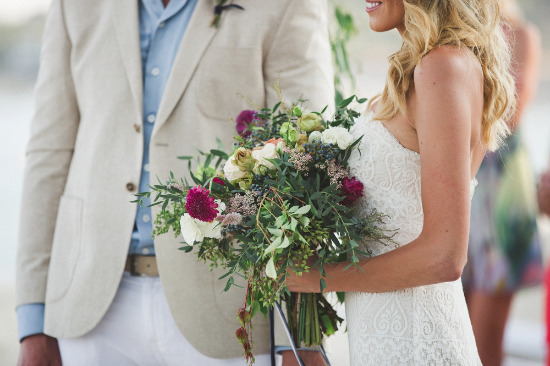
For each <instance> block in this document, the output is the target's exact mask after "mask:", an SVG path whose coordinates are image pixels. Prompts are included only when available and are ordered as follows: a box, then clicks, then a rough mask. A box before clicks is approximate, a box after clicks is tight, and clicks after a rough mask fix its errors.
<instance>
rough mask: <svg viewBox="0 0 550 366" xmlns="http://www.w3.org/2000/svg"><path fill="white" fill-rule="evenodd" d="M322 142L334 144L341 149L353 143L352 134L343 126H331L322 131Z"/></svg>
mask: <svg viewBox="0 0 550 366" xmlns="http://www.w3.org/2000/svg"><path fill="white" fill-rule="evenodd" d="M322 135H323V143H324V144H334V145H338V147H339V148H340V149H342V150H345V149H347V148H348V147H349V146H350V145H351V144H352V143H353V136H352V135H351V133H349V131H348V130H346V129H345V128H344V127H331V128H329V129H326V130H324V131H323V132H322Z"/></svg>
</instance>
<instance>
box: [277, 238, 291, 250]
mask: <svg viewBox="0 0 550 366" xmlns="http://www.w3.org/2000/svg"><path fill="white" fill-rule="evenodd" d="M289 245H290V239H289V238H288V236H285V238H284V239H283V242H282V243H281V245H280V246H279V248H278V249H284V248H286V247H288V246H289Z"/></svg>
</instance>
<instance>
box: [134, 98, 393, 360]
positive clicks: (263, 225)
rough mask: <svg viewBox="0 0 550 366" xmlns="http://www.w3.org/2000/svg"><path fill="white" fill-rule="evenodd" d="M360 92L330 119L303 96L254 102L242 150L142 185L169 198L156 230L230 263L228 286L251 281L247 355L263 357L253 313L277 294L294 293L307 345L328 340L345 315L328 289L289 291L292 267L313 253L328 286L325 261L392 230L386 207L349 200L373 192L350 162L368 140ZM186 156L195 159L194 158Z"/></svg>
mask: <svg viewBox="0 0 550 366" xmlns="http://www.w3.org/2000/svg"><path fill="white" fill-rule="evenodd" d="M354 100H355V101H356V102H357V103H364V102H365V100H364V99H358V98H356V97H355V96H353V97H351V98H348V99H346V100H344V101H343V102H342V103H341V104H340V105H339V106H338V107H337V110H336V112H335V114H334V116H333V118H331V119H330V120H324V119H323V117H322V113H323V112H324V110H323V111H322V112H305V111H303V110H302V108H301V106H300V103H296V104H293V105H291V106H286V105H284V103H282V102H280V103H278V104H277V105H275V106H274V107H273V108H270V109H261V110H245V111H243V112H241V113H240V114H239V116H238V117H237V118H236V131H237V135H236V137H235V146H234V151H233V152H232V153H231V154H230V155H228V154H226V153H224V152H223V151H222V149H213V150H211V151H210V152H208V153H201V158H202V159H203V160H204V161H203V163H202V164H201V165H200V166H199V168H198V169H197V170H196V171H195V173H194V174H191V177H192V180H193V184H192V185H190V184H188V182H186V181H184V180H182V179H179V180H177V179H176V178H175V177H174V175H173V174H172V173H170V179H169V180H168V181H167V182H166V183H164V184H163V183H161V182H159V184H157V185H153V186H151V191H150V192H146V193H140V194H138V196H154V200H153V201H152V202H153V205H156V204H159V205H162V209H161V211H160V214H159V215H157V217H156V219H155V226H154V235H161V234H164V233H166V232H168V231H169V230H170V229H172V230H173V232H174V234H175V235H176V236H179V235H181V236H182V237H183V239H184V241H185V243H184V244H183V247H182V248H181V249H182V250H185V251H187V252H193V251H194V252H196V254H197V255H198V258H199V259H201V260H203V261H205V262H208V263H210V265H212V266H223V267H224V268H226V269H227V272H226V274H225V275H224V276H222V278H223V279H224V280H225V281H227V282H226V283H227V284H226V287H225V290H226V291H227V290H229V289H230V288H231V286H232V285H233V284H234V276H244V278H245V279H246V280H247V282H248V284H247V291H246V298H245V299H243V304H244V306H243V307H242V308H241V309H235V310H236V313H237V315H238V318H239V319H240V322H241V325H242V326H241V327H240V328H239V329H238V330H237V331H236V336H237V338H238V340H239V341H240V343H241V344H242V346H243V348H244V355H245V357H246V359H247V362H250V363H253V361H254V358H253V354H252V347H253V341H252V326H251V322H252V318H253V317H254V315H256V314H257V313H258V312H261V313H263V314H264V315H265V314H267V312H268V310H269V309H270V308H272V307H273V305H274V303H275V302H276V301H280V300H283V301H285V303H286V307H287V314H288V316H287V319H288V322H289V328H290V330H291V333H292V336H293V339H294V341H295V342H296V343H297V344H298V345H300V344H305V345H306V346H311V345H318V344H320V343H321V339H322V336H323V335H330V334H332V333H334V332H335V331H336V330H337V328H338V324H339V323H340V322H341V319H340V318H339V317H338V316H337V314H336V311H335V310H334V309H333V307H332V305H331V304H330V303H329V302H328V301H327V300H326V299H325V297H324V296H323V295H322V294H320V293H319V294H296V293H290V291H289V290H288V289H287V288H286V285H285V279H286V276H287V271H288V270H292V271H295V272H297V273H298V274H300V273H303V272H307V271H310V270H313V269H312V268H310V266H309V265H308V264H311V263H312V262H313V261H314V262H315V264H314V265H313V267H314V268H315V270H318V271H320V283H319V290H320V292H321V291H322V290H323V289H324V288H325V287H326V286H325V280H324V279H323V277H324V276H325V271H324V265H326V264H327V263H330V262H334V261H339V260H345V259H347V260H350V261H351V264H350V265H353V264H354V263H357V262H358V261H359V259H358V257H359V256H361V255H368V253H366V252H364V251H363V250H361V249H360V248H359V245H358V241H359V240H361V239H364V238H365V237H369V238H371V239H373V240H384V239H388V238H389V237H388V236H387V235H386V233H385V232H384V231H383V230H381V229H379V228H378V226H377V225H378V224H380V223H381V222H382V220H383V218H384V216H383V215H382V214H381V213H378V212H375V211H372V212H370V213H369V214H367V215H365V216H364V217H357V216H356V215H354V214H353V213H352V211H351V208H350V205H352V204H353V202H354V201H355V200H357V198H359V197H361V196H362V195H363V194H364V192H363V184H362V183H361V182H360V181H358V180H357V179H356V178H354V177H353V176H350V173H349V171H348V165H347V162H348V158H349V157H350V154H351V152H352V150H353V149H355V148H356V146H357V145H358V143H359V141H360V140H361V138H358V139H355V140H354V139H353V137H352V135H351V134H350V132H349V129H350V127H351V126H352V125H353V124H354V119H355V118H356V117H358V116H359V113H357V112H356V111H354V110H353V109H350V108H348V106H349V104H350V103H351V102H353V101H354ZM325 109H326V108H325ZM181 158H183V159H188V160H189V164H190V168H191V160H192V159H193V158H192V157H181ZM190 171H191V170H190ZM310 258H311V259H310Z"/></svg>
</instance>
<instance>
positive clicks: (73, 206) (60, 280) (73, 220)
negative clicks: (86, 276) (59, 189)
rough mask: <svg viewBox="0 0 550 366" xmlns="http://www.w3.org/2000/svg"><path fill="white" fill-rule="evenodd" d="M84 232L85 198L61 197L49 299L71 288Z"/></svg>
mask: <svg viewBox="0 0 550 366" xmlns="http://www.w3.org/2000/svg"><path fill="white" fill-rule="evenodd" d="M81 231H82V200H81V199H80V198H76V197H71V196H62V197H61V200H60V202H59V210H58V212H57V220H56V224H55V232H54V237H53V244H52V252H51V258H50V266H49V271H48V285H47V291H46V302H48V303H52V302H56V301H58V300H59V299H61V298H62V297H63V296H64V295H65V294H66V293H67V291H68V289H69V287H70V285H71V282H72V280H73V276H74V270H75V268H76V265H77V263H78V258H79V255H80V245H81Z"/></svg>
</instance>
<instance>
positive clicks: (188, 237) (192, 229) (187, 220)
mask: <svg viewBox="0 0 550 366" xmlns="http://www.w3.org/2000/svg"><path fill="white" fill-rule="evenodd" d="M180 226H181V235H182V236H183V240H185V242H186V243H187V244H189V245H193V244H195V242H197V241H198V242H200V241H202V240H203V239H204V234H203V233H202V230H201V229H200V227H199V225H197V221H196V220H195V219H194V218H192V217H191V216H190V215H189V214H187V213H185V214H183V216H182V217H181V219H180Z"/></svg>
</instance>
